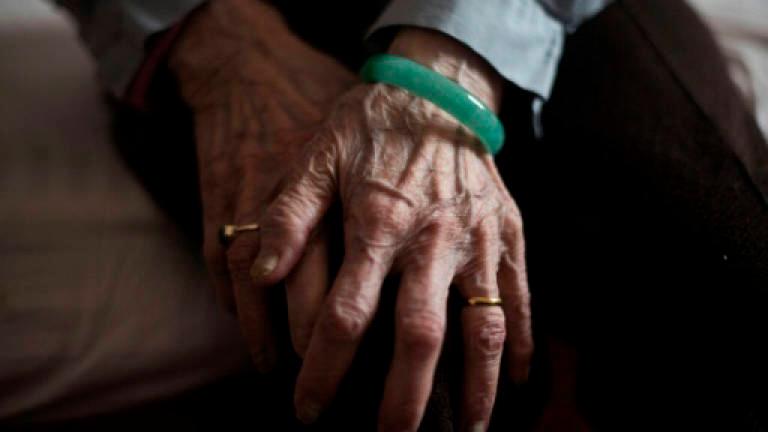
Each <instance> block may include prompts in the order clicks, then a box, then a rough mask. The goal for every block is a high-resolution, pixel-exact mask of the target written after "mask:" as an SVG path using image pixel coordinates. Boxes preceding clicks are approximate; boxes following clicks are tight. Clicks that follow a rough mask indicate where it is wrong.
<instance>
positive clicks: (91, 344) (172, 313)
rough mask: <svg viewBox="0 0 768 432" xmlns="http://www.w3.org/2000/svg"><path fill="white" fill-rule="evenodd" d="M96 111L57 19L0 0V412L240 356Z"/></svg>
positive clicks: (60, 411) (160, 391)
mask: <svg viewBox="0 0 768 432" xmlns="http://www.w3.org/2000/svg"><path fill="white" fill-rule="evenodd" d="M108 121H109V118H108V112H107V108H106V106H105V105H104V104H103V101H102V98H101V92H100V90H99V88H98V83H97V80H96V79H95V69H94V67H93V65H92V61H91V59H90V57H89V56H88V55H87V54H86V53H85V51H84V50H83V49H82V48H81V47H80V45H79V44H78V41H77V37H76V35H75V30H74V28H73V26H72V25H71V23H69V22H68V21H67V20H65V18H64V17H63V16H61V15H58V14H56V13H55V12H54V11H53V10H52V9H51V8H50V6H49V5H48V4H47V3H44V2H42V1H31V0H2V1H0V421H1V420H2V419H4V418H8V417H10V416H14V415H18V414H24V415H25V416H26V417H28V418H31V419H33V420H44V419H56V418H65V417H71V416H78V415H87V414H93V413H101V412H106V411H110V410H114V409H117V408H121V407H125V406H127V405H130V404H134V403H140V402H145V401H147V400H151V399H153V398H159V397H168V396H171V395H173V394H176V393H179V392H182V391H184V390H186V389H190V388H194V387H198V386H200V385H202V384H205V383H207V382H211V381H213V380H215V379H217V378H219V377H221V376H222V375H225V374H230V373H233V372H235V371H237V370H240V369H241V368H242V367H244V366H245V365H246V362H247V355H246V352H245V350H244V347H243V344H242V341H241V338H240V336H239V331H238V328H237V324H236V322H235V320H234V319H232V318H231V317H229V316H227V315H226V314H225V313H223V312H221V311H220V310H219V308H218V307H217V306H216V304H215V301H214V299H213V297H212V293H211V289H210V288H209V286H208V281H207V278H206V273H205V269H204V266H203V264H202V263H201V260H200V258H199V255H200V254H199V253H198V251H196V250H194V248H190V247H188V246H186V245H185V244H184V242H183V240H182V237H181V236H180V235H179V234H178V233H177V232H176V231H175V228H174V226H173V225H172V224H171V223H170V221H168V220H166V218H165V217H164V215H163V214H162V213H161V212H160V211H158V210H157V209H156V208H155V206H154V205H153V203H152V201H151V200H150V199H149V197H148V196H147V194H146V193H145V191H144V190H143V189H142V188H141V186H140V185H139V184H138V182H137V181H136V180H135V179H134V178H133V177H132V176H131V175H130V174H129V172H127V170H126V169H125V167H124V166H123V165H122V163H121V161H120V159H119V158H118V156H117V154H116V152H115V149H114V147H113V146H112V144H111V143H110V133H109V130H108Z"/></svg>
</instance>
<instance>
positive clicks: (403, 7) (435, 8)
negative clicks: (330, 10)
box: [369, 0, 565, 99]
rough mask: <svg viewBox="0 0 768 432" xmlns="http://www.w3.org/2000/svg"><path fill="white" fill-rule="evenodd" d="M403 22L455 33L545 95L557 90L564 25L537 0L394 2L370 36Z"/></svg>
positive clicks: (504, 70)
mask: <svg viewBox="0 0 768 432" xmlns="http://www.w3.org/2000/svg"><path fill="white" fill-rule="evenodd" d="M402 25H409V26H416V27H424V28H429V29H433V30H438V31H440V32H443V33H445V34H448V35H450V36H452V37H454V38H455V39H457V40H459V41H461V42H463V43H464V44H466V45H467V46H468V47H470V48H471V49H472V50H474V51H475V52H477V53H478V54H479V55H480V56H482V57H484V58H485V59H486V60H487V61H488V63H489V64H490V65H491V66H493V67H494V68H495V69H496V71H497V72H498V73H499V74H500V75H501V76H503V77H504V78H506V79H507V80H509V81H511V82H513V83H514V84H515V85H517V86H518V87H520V88H522V89H525V90H528V91H530V92H532V93H534V94H535V95H537V96H538V97H540V98H543V99H546V98H547V97H548V96H549V94H550V92H551V90H552V85H553V83H554V80H555V75H556V73H557V65H558V62H559V61H560V55H561V54H562V50H563V41H564V38H565V29H564V27H563V24H562V23H561V22H559V21H558V20H557V19H555V18H554V17H552V16H551V15H550V14H548V13H547V11H546V10H545V9H544V8H543V7H542V6H541V4H539V3H538V2H537V1H535V0H483V1H482V2H480V1H474V0H393V1H392V2H391V3H390V4H389V6H388V7H387V8H386V9H385V10H384V13H383V14H382V15H381V17H379V19H378V20H377V21H376V23H375V24H374V25H373V27H372V28H371V31H370V33H369V35H374V34H375V33H377V32H378V31H379V30H382V29H385V28H387V27H391V26H402Z"/></svg>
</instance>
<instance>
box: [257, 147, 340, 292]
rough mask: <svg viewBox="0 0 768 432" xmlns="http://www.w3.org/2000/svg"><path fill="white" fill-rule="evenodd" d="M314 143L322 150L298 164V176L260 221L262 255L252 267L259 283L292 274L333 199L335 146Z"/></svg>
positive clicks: (260, 284) (260, 251) (275, 281)
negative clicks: (311, 234) (313, 231)
mask: <svg viewBox="0 0 768 432" xmlns="http://www.w3.org/2000/svg"><path fill="white" fill-rule="evenodd" d="M311 146H312V147H315V148H318V147H319V149H318V150H317V151H314V152H312V154H310V155H309V156H308V157H306V159H305V162H304V163H302V164H299V165H298V167H297V170H296V173H295V175H294V177H293V178H292V179H291V180H290V181H289V182H288V183H287V185H286V186H285V187H284V188H283V190H282V191H281V192H280V194H279V195H278V196H277V198H275V200H274V201H273V202H272V204H270V206H269V207H268V208H267V211H266V213H265V215H264V217H263V218H262V220H261V221H260V226H261V229H260V237H261V241H260V247H259V254H258V256H257V257H256V260H255V261H254V263H253V266H252V267H251V277H252V278H253V281H254V283H255V284H256V285H257V286H266V285H274V284H275V283H277V282H279V281H280V280H282V279H284V278H285V277H286V276H287V275H288V273H289V272H290V271H291V269H292V268H293V267H294V266H295V265H296V263H297V262H298V261H299V259H300V258H301V256H302V255H303V253H304V249H305V247H306V245H307V240H308V238H309V235H310V233H311V232H312V230H313V229H314V228H315V226H317V224H318V223H319V222H320V220H321V219H322V218H323V215H324V214H325V212H326V211H327V210H328V207H329V206H330V204H331V201H332V199H333V196H334V193H335V191H336V182H335V179H336V176H335V172H334V170H335V169H334V167H335V166H336V164H335V154H334V152H333V150H332V148H333V146H314V145H311Z"/></svg>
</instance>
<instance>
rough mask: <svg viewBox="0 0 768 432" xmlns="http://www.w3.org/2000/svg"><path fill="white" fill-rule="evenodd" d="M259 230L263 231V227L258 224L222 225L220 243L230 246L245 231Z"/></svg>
mask: <svg viewBox="0 0 768 432" xmlns="http://www.w3.org/2000/svg"><path fill="white" fill-rule="evenodd" d="M259 229H261V227H260V226H259V224H257V223H252V224H246V225H222V226H221V228H219V242H221V244H222V245H223V246H229V244H230V243H232V240H233V239H234V238H235V236H237V234H239V233H241V232H243V231H258V230H259Z"/></svg>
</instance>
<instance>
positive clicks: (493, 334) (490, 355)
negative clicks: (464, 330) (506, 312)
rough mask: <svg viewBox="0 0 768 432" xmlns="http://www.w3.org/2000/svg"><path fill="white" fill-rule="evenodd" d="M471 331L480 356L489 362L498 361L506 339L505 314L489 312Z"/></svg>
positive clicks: (474, 345) (474, 346)
mask: <svg viewBox="0 0 768 432" xmlns="http://www.w3.org/2000/svg"><path fill="white" fill-rule="evenodd" d="M470 331H471V333H470V334H471V335H472V342H473V343H472V345H473V347H472V348H473V349H474V350H475V352H476V353H477V354H478V355H479V356H480V358H481V359H482V360H483V361H487V362H492V361H498V359H499V357H500V355H501V352H502V350H503V349H504V341H505V339H506V328H505V324H504V317H503V315H501V314H489V315H488V316H487V317H484V318H483V319H481V320H479V321H478V323H476V324H475V326H474V327H473V328H472V329H470Z"/></svg>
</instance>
